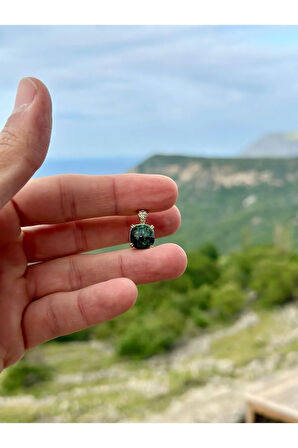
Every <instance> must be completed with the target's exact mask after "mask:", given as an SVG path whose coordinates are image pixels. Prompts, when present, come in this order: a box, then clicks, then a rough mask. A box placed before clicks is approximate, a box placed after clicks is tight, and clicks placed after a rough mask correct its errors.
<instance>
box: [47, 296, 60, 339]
mask: <svg viewBox="0 0 298 448" xmlns="http://www.w3.org/2000/svg"><path fill="white" fill-rule="evenodd" d="M45 317H46V322H45V324H46V327H47V328H48V335H49V339H53V338H56V337H57V336H60V335H61V325H60V319H59V317H58V316H57V312H56V310H55V307H54V304H53V301H52V300H49V303H48V307H47V311H46V315H45Z"/></svg>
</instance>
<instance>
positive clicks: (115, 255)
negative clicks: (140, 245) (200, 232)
mask: <svg viewBox="0 0 298 448" xmlns="http://www.w3.org/2000/svg"><path fill="white" fill-rule="evenodd" d="M185 267H186V255H185V252H184V251H183V249H181V247H179V246H177V245H176V244H163V245H161V246H158V247H155V248H152V249H147V250H137V249H124V250H118V251H115V252H107V253H102V254H92V255H90V254H89V255H87V254H85V255H83V254H78V255H71V256H69V257H62V258H58V259H56V260H51V261H47V262H45V263H39V264H34V265H31V266H29V267H28V270H27V281H28V292H29V294H30V297H32V298H34V299H38V298H40V297H43V296H45V295H48V294H52V293H55V292H60V291H65V292H66V291H75V290H78V289H81V288H84V287H86V286H89V285H93V284H95V283H100V282H103V281H106V280H110V279H113V278H118V277H126V278H130V279H131V280H132V281H133V282H134V283H136V284H140V283H150V282H156V281H160V280H168V279H172V278H176V277H179V276H180V275H181V274H182V273H183V272H184V270H185Z"/></svg>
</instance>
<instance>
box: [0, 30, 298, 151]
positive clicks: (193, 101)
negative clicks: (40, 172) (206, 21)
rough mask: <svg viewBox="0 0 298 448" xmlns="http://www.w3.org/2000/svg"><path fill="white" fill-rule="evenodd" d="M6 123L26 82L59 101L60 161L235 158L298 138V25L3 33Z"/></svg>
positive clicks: (56, 143)
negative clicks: (254, 146) (278, 136)
mask: <svg viewBox="0 0 298 448" xmlns="http://www.w3.org/2000/svg"><path fill="white" fill-rule="evenodd" d="M0 64H1V70H0V101H1V105H0V125H3V124H4V121H5V119H6V116H7V115H8V114H9V112H10V110H11V107H12V104H13V100H14V95H15V89H16V86H17V82H18V80H19V78H21V77H23V76H35V77H38V78H40V79H41V80H43V81H44V82H45V83H46V84H47V86H48V88H49V90H50V92H51V94H52V98H53V105H54V132H53V139H52V143H51V150H50V154H49V156H50V157H53V158H57V157H89V156H90V157H97V156H98V157H105V156H107V157H110V156H111V155H115V156H117V155H118V156H119V155H121V156H125V155H129V156H138V157H139V156H140V158H144V157H146V156H148V155H151V154H153V153H183V154H195V155H205V156H206V155H207V156H208V155H218V156H232V155H236V154H238V153H239V152H240V151H241V150H242V149H243V148H244V147H245V146H246V145H248V144H249V143H251V142H252V141H254V140H255V139H257V138H259V137H260V136H262V135H263V134H265V133H268V132H278V131H293V130H297V129H298V27H266V26H265V27H208V26H196V27H182V26H177V27H170V26H162V27H159V26H150V27H146V26H144V27H143V26H140V27H134V26H131V27H130V26H120V27H119V26H114V27H113V26H98V27H93V26H87V27H73V26H62V27H58V26H53V27H32V26H27V27H12V26H7V27H5V26H1V27H0Z"/></svg>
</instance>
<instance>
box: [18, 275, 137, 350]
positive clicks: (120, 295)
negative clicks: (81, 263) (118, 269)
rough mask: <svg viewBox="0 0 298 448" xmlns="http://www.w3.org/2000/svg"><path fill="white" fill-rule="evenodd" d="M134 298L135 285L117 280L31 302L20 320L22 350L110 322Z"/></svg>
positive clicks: (123, 279)
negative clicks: (22, 336)
mask: <svg viewBox="0 0 298 448" xmlns="http://www.w3.org/2000/svg"><path fill="white" fill-rule="evenodd" d="M136 299H137V288H136V286H135V284H134V283H133V282H132V281H131V280H129V279H127V278H118V279H114V280H109V281H107V282H104V283H100V284H98V285H92V286H89V287H87V288H84V289H81V290H79V291H74V292H66V293H58V294H52V295H50V296H48V297H44V298H43V299H40V300H37V301H35V302H32V303H31V304H30V305H29V306H28V307H27V309H26V311H25V313H24V318H23V331H24V340H25V348H26V349H30V348H32V347H34V346H36V345H38V344H42V343H43V342H46V341H48V340H50V339H54V338H57V337H59V336H63V335H65V334H69V333H73V332H75V331H79V330H83V329H84V328H87V327H90V326H92V325H95V324H99V323H102V322H105V321H107V320H110V319H113V318H114V317H116V316H118V315H119V314H122V313H124V312H125V311H127V310H128V309H129V308H131V307H132V306H133V305H134V303H135V301H136Z"/></svg>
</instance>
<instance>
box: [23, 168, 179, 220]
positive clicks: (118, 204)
mask: <svg viewBox="0 0 298 448" xmlns="http://www.w3.org/2000/svg"><path fill="white" fill-rule="evenodd" d="M177 195H178V190H177V185H176V184H175V182H174V181H173V180H172V179H170V178H169V177H166V176H161V175H156V174H119V175H108V176H86V175H76V174H65V175H61V176H52V177H44V178H40V179H33V180H32V181H30V182H29V183H28V184H27V185H26V186H25V187H24V188H23V189H22V190H21V191H20V192H19V193H18V194H17V195H16V196H15V197H14V202H15V204H16V207H17V209H18V214H19V218H20V222H21V226H31V225H36V224H53V223H61V222H67V221H76V220H79V219H86V218H95V217H99V216H117V215H122V216H126V215H135V214H136V213H138V211H139V210H141V209H145V210H147V211H149V212H158V211H162V210H166V209H168V208H170V207H172V206H173V205H174V204H175V202H176V200H177Z"/></svg>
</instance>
